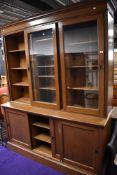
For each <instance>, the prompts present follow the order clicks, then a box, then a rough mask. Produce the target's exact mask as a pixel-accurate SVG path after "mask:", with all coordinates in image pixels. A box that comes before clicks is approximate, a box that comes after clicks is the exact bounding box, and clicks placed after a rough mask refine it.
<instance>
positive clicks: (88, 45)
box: [59, 15, 104, 115]
mask: <svg viewBox="0 0 117 175" xmlns="http://www.w3.org/2000/svg"><path fill="white" fill-rule="evenodd" d="M102 24H103V17H102V16H101V15H100V16H88V17H86V20H85V19H82V18H81V19H80V18H79V19H74V20H67V21H64V22H62V23H60V24H59V31H60V50H61V70H62V91H63V105H64V109H65V110H67V111H72V112H83V113H89V114H95V115H102V110H103V105H104V93H103V89H102V87H103V88H104V40H103V37H104V35H103V34H104V33H103V32H104V29H103V25H102ZM100 80H102V81H100ZM100 82H101V83H100Z"/></svg>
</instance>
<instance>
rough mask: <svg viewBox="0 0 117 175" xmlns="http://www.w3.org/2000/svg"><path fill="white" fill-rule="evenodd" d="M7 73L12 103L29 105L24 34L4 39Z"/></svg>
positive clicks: (12, 35) (16, 34)
mask: <svg viewBox="0 0 117 175" xmlns="http://www.w3.org/2000/svg"><path fill="white" fill-rule="evenodd" d="M5 45H6V51H7V52H6V55H7V58H8V59H7V67H8V69H7V71H8V74H9V86H10V95H11V96H10V98H11V100H12V101H15V102H19V103H20V102H21V103H30V99H29V83H28V75H27V61H26V54H25V43H24V32H18V33H15V34H11V35H8V36H6V37H5Z"/></svg>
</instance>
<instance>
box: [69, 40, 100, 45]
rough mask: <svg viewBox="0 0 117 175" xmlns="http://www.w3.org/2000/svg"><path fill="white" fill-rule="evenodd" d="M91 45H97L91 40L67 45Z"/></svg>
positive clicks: (95, 41)
mask: <svg viewBox="0 0 117 175" xmlns="http://www.w3.org/2000/svg"><path fill="white" fill-rule="evenodd" d="M93 43H98V41H97V40H94V41H93V40H92V41H81V42H76V43H75V42H74V43H69V45H77V44H93Z"/></svg>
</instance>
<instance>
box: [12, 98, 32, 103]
mask: <svg viewBox="0 0 117 175" xmlns="http://www.w3.org/2000/svg"><path fill="white" fill-rule="evenodd" d="M13 101H14V102H17V103H27V104H30V99H29V98H28V97H22V98H18V99H16V100H13Z"/></svg>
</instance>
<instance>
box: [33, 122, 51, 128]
mask: <svg viewBox="0 0 117 175" xmlns="http://www.w3.org/2000/svg"><path fill="white" fill-rule="evenodd" d="M32 125H33V126H37V127H40V128H45V129H50V127H49V123H42V122H36V123H33V124H32Z"/></svg>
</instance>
